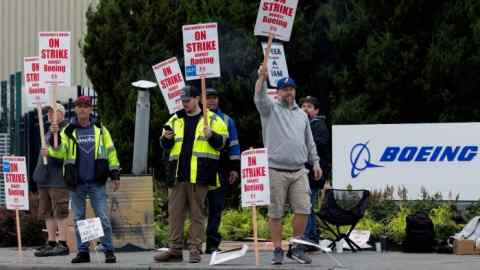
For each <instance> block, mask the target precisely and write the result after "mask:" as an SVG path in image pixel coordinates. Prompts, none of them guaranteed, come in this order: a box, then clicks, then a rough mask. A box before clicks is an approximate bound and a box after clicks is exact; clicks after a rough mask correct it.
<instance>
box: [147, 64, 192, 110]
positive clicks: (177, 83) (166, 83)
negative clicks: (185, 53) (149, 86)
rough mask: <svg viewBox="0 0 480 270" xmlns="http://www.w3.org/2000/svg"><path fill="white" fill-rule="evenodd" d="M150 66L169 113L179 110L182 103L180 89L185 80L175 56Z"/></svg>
mask: <svg viewBox="0 0 480 270" xmlns="http://www.w3.org/2000/svg"><path fill="white" fill-rule="evenodd" d="M152 68H153V73H155V78H157V82H158V85H159V86H160V91H161V92H162V95H163V98H164V99H165V103H166V104H167V107H168V111H169V112H170V114H173V113H176V112H177V111H179V110H181V109H182V108H183V105H182V102H181V100H180V96H181V94H182V93H181V90H182V88H183V87H184V86H185V81H184V80H183V76H182V71H181V70H180V66H179V65H178V61H177V58H175V57H172V58H169V59H167V60H165V61H163V62H161V63H159V64H156V65H155V66H153V67H152Z"/></svg>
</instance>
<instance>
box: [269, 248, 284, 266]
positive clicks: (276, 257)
mask: <svg viewBox="0 0 480 270" xmlns="http://www.w3.org/2000/svg"><path fill="white" fill-rule="evenodd" d="M282 263H283V249H282V248H275V250H273V258H272V264H273V265H280V264H282Z"/></svg>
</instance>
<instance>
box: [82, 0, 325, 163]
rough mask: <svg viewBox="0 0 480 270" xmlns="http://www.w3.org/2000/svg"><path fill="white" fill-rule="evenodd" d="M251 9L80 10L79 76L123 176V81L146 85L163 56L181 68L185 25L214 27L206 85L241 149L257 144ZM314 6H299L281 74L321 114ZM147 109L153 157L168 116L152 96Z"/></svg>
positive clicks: (128, 108)
mask: <svg viewBox="0 0 480 270" xmlns="http://www.w3.org/2000/svg"><path fill="white" fill-rule="evenodd" d="M303 2H305V3H303ZM258 4H259V1H258V0H230V1H222V0H176V1H173V0H170V1H169V0H156V1H154V0H101V1H100V2H99V3H98V6H96V7H91V8H90V9H89V10H88V12H87V27H88V32H87V34H86V37H85V40H84V42H83V44H82V52H83V55H84V57H85V61H86V64H87V74H88V76H89V78H90V80H91V82H92V84H93V85H94V88H95V90H96V91H97V93H98V95H99V110H100V113H101V117H102V121H103V122H104V123H105V124H106V125H107V126H108V127H109V129H110V130H111V133H112V135H113V137H114V139H115V143H116V146H117V149H118V151H119V153H120V161H121V164H122V167H123V168H124V169H125V171H127V172H128V171H130V169H131V168H130V167H131V160H132V152H133V149H132V146H133V143H132V142H133V132H128V131H131V130H134V114H135V101H136V93H135V91H133V89H132V87H130V82H132V81H135V80H138V79H149V80H152V81H154V80H155V78H154V74H153V71H152V69H151V67H152V66H153V65H154V64H156V63H158V62H160V61H163V60H165V59H167V58H169V57H171V56H176V57H177V58H178V60H179V62H180V64H181V66H183V48H182V31H181V29H182V25H185V24H194V23H199V22H209V21H216V22H218V24H219V39H220V59H221V70H222V77H221V78H220V79H209V80H208V82H207V83H208V84H209V85H211V86H214V87H216V88H217V89H218V90H219V92H220V95H221V97H220V98H221V106H222V109H224V110H225V111H226V112H228V113H229V114H230V115H231V116H232V117H233V118H234V119H235V120H236V122H237V128H238V129H239V134H240V142H241V144H242V147H243V148H247V147H250V146H260V145H261V134H260V130H261V128H260V118H259V116H258V113H257V112H256V110H255V107H254V104H253V85H254V82H255V79H256V70H257V66H258V64H259V63H260V62H261V59H262V58H263V56H262V52H261V47H260V42H261V41H263V40H264V38H258V37H255V36H254V35H253V27H254V24H255V19H256V16H257V11H258ZM319 8H320V1H300V4H299V7H298V11H297V15H296V19H295V24H294V30H293V34H292V38H291V41H290V42H289V43H285V44H284V46H285V50H286V55H287V62H288V66H289V72H290V74H291V76H292V77H294V78H296V80H297V84H298V85H299V86H300V88H299V90H298V95H299V96H302V95H305V94H313V95H316V96H318V97H319V98H320V99H321V101H322V104H324V105H325V108H326V109H327V108H328V107H327V104H328V96H329V93H328V91H329V87H330V85H332V83H331V82H332V80H331V79H330V78H329V77H328V72H326V71H325V70H324V69H322V68H320V67H321V66H322V65H323V64H324V63H325V62H327V61H331V57H329V55H330V52H329V47H328V46H327V45H326V44H327V43H328V41H327V40H326V35H325V30H324V29H323V28H324V23H325V19H324V18H322V17H321V16H320V15H321V14H320V13H319ZM319 85H320V86H321V87H320V89H319V87H318V86H319ZM151 104H152V106H151V116H152V119H151V127H150V130H151V134H150V140H151V145H152V150H153V151H151V153H153V155H154V156H158V153H157V151H156V147H155V144H156V141H157V139H158V136H159V135H160V132H161V126H162V123H164V122H165V121H166V120H167V119H168V117H169V115H168V110H167V108H166V106H165V104H164V101H163V98H162V97H161V95H160V94H159V92H158V91H155V93H154V94H153V95H152V100H151ZM152 160H154V159H152V156H151V157H150V161H152Z"/></svg>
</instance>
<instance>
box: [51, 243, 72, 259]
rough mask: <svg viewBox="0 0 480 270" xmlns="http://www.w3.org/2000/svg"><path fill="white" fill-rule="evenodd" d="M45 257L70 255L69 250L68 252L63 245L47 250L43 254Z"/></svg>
mask: <svg viewBox="0 0 480 270" xmlns="http://www.w3.org/2000/svg"><path fill="white" fill-rule="evenodd" d="M45 253H46V254H45V257H46V256H66V255H68V254H70V250H68V247H66V246H64V245H57V246H55V247H54V248H52V249H50V250H48V251H46V252H45Z"/></svg>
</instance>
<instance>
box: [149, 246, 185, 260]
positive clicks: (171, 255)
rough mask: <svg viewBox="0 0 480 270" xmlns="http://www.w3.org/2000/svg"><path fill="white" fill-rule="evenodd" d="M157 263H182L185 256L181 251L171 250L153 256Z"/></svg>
mask: <svg viewBox="0 0 480 270" xmlns="http://www.w3.org/2000/svg"><path fill="white" fill-rule="evenodd" d="M153 259H154V260H155V261H156V262H182V261H183V254H182V250H181V249H169V250H167V251H160V252H158V253H157V254H155V255H154V256H153Z"/></svg>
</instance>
